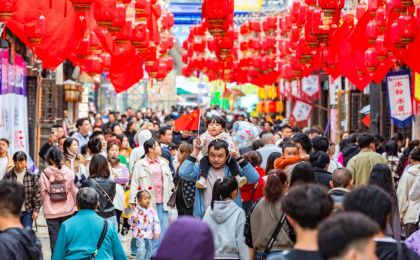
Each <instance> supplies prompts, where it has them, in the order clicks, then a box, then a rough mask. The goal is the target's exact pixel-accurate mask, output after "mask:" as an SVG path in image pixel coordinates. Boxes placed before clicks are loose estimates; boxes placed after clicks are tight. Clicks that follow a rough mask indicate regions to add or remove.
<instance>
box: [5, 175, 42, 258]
mask: <svg viewBox="0 0 420 260" xmlns="http://www.w3.org/2000/svg"><path fill="white" fill-rule="evenodd" d="M24 192H25V191H24V187H23V184H21V183H19V182H16V181H9V180H3V181H0V252H1V258H2V259H25V260H26V259H27V260H42V259H43V257H42V250H41V242H40V241H39V239H38V238H37V237H36V235H35V232H34V231H33V230H32V228H23V226H22V223H21V221H20V213H21V209H22V206H23V204H24V200H25V198H24Z"/></svg>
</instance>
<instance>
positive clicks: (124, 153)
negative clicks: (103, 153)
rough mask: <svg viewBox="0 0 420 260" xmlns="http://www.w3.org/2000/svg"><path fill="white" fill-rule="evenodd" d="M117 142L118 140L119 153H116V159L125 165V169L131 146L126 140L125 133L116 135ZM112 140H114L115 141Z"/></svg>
mask: <svg viewBox="0 0 420 260" xmlns="http://www.w3.org/2000/svg"><path fill="white" fill-rule="evenodd" d="M115 141H116V142H117V143H118V142H119V143H120V145H119V150H120V153H119V154H118V159H119V160H120V162H121V163H123V164H124V165H125V166H127V169H128V167H129V165H130V164H129V161H130V154H131V151H132V149H131V147H130V143H129V141H128V137H127V136H125V135H118V136H117V139H116V140H115ZM115 141H114V142H115Z"/></svg>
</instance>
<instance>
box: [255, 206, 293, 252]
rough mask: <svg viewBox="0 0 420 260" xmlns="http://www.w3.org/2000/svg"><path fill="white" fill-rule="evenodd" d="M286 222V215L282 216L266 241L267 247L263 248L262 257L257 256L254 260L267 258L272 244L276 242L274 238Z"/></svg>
mask: <svg viewBox="0 0 420 260" xmlns="http://www.w3.org/2000/svg"><path fill="white" fill-rule="evenodd" d="M285 222H286V214H284V213H283V214H282V215H281V217H280V220H279V222H278V224H277V226H276V229H274V232H273V234H272V235H271V238H270V240H268V243H267V245H266V246H265V249H264V255H263V256H259V257H257V258H256V259H257V260H265V259H266V258H267V255H268V254H269V253H270V251H271V248H272V247H273V244H274V242H275V241H276V238H277V236H278V234H279V232H280V230H281V228H282V227H283V225H284V223H285Z"/></svg>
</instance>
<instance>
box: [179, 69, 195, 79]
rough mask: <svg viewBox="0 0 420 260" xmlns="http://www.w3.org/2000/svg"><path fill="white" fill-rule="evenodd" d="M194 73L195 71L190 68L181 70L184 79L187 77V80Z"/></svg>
mask: <svg viewBox="0 0 420 260" xmlns="http://www.w3.org/2000/svg"><path fill="white" fill-rule="evenodd" d="M192 73H193V71H192V70H191V68H189V67H184V68H182V69H181V74H182V75H183V76H184V77H187V78H188V77H191V75H192Z"/></svg>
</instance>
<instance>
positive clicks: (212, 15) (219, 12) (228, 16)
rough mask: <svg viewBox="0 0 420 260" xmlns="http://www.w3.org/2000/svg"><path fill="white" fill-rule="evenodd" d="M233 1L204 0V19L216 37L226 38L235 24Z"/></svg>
mask: <svg viewBox="0 0 420 260" xmlns="http://www.w3.org/2000/svg"><path fill="white" fill-rule="evenodd" d="M233 8H234V1H233V0H203V5H202V17H203V19H205V24H206V27H207V28H208V30H209V32H210V34H211V35H213V36H214V37H220V36H224V34H225V33H226V31H227V30H228V28H229V27H230V26H231V25H232V24H233Z"/></svg>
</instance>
